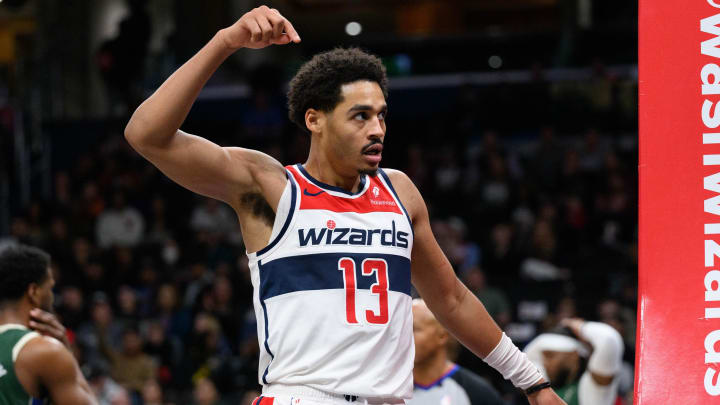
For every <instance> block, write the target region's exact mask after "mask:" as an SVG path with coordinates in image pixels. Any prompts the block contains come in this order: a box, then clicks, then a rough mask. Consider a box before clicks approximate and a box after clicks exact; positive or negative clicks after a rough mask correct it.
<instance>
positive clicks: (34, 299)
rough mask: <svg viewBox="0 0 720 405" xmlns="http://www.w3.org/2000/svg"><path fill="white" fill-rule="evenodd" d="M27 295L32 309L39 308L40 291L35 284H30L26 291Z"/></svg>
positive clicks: (38, 286)
mask: <svg viewBox="0 0 720 405" xmlns="http://www.w3.org/2000/svg"><path fill="white" fill-rule="evenodd" d="M27 295H28V299H29V300H30V304H32V305H33V307H39V306H40V300H41V295H42V291H40V285H38V284H37V283H30V285H29V286H28V289H27Z"/></svg>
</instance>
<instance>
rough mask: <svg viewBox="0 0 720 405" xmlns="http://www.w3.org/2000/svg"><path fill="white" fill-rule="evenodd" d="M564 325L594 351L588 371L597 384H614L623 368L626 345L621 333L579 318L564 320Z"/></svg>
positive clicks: (604, 325)
mask: <svg viewBox="0 0 720 405" xmlns="http://www.w3.org/2000/svg"><path fill="white" fill-rule="evenodd" d="M562 324H563V325H564V326H567V327H568V328H570V329H571V330H572V331H573V333H575V335H577V337H578V338H580V339H582V340H584V341H585V342H588V343H589V344H590V346H592V348H593V351H592V354H591V355H590V359H588V365H587V369H588V371H589V372H590V375H591V376H592V379H593V381H594V382H595V384H597V385H600V386H607V385H610V384H612V382H613V380H614V379H615V376H616V375H617V374H618V373H619V372H620V368H621V367H622V356H623V352H624V351H625V345H624V343H623V340H622V336H620V333H618V331H616V330H615V329H614V328H613V327H612V326H610V325H608V324H606V323H602V322H589V321H585V320H582V319H579V318H569V319H563V321H562Z"/></svg>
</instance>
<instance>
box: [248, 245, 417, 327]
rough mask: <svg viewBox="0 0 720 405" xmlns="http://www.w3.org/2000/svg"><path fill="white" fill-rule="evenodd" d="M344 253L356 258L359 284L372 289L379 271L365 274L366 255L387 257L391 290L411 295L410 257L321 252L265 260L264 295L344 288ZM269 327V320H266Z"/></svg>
mask: <svg viewBox="0 0 720 405" xmlns="http://www.w3.org/2000/svg"><path fill="white" fill-rule="evenodd" d="M343 257H348V258H351V259H353V260H354V261H355V268H356V269H357V270H356V272H355V275H356V280H357V281H356V283H357V284H356V288H358V289H370V287H371V286H372V285H373V284H375V283H376V282H377V276H376V274H375V273H373V274H371V275H369V276H365V275H363V274H362V270H361V268H360V266H361V265H362V262H363V260H364V259H368V258H373V259H383V260H385V262H387V266H388V284H390V285H389V288H390V290H392V291H397V292H400V293H403V294H407V295H410V260H409V259H408V258H406V257H403V256H397V255H388V254H377V253H371V254H357V253H319V254H311V255H302V256H290V257H284V258H281V259H277V260H273V261H271V262H269V263H264V264H263V265H262V266H261V267H259V268H260V299H261V300H266V299H268V298H272V297H275V296H277V295H281V294H287V293H291V292H295V291H307V290H330V289H343V288H345V287H344V283H343V273H342V271H340V270H339V266H338V264H339V262H340V259H341V258H343ZM265 326H266V327H267V323H266V324H265Z"/></svg>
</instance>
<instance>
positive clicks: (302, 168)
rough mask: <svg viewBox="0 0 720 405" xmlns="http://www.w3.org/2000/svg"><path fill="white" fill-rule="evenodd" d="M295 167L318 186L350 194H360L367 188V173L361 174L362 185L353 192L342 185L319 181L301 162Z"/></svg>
mask: <svg viewBox="0 0 720 405" xmlns="http://www.w3.org/2000/svg"><path fill="white" fill-rule="evenodd" d="M295 167H297V168H298V170H300V172H301V173H302V174H303V175H304V176H305V177H306V178H307V179H308V180H310V182H311V183H313V184H314V185H316V186H318V187H320V188H324V189H328V190H331V191H337V192H338V193H343V194H346V195H350V196H353V195H358V194H360V193H362V192H363V190H364V189H365V180H366V179H365V175H361V176H360V185H359V186H358V192H357V193H351V192H349V191H347V190H344V189H342V188H340V187H336V186H331V185H329V184H325V183H323V182H321V181H319V180H316V179H315V178H314V177H313V176H311V175H310V173H308V172H307V170H305V168H304V167H303V165H301V164H297V165H296V166H295Z"/></svg>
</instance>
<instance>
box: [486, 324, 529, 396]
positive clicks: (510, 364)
mask: <svg viewBox="0 0 720 405" xmlns="http://www.w3.org/2000/svg"><path fill="white" fill-rule="evenodd" d="M483 361H485V362H486V363H487V364H488V365H490V366H491V367H492V368H494V369H495V370H497V371H498V372H499V373H500V374H502V376H503V377H504V378H505V379H506V380H510V381H512V383H513V385H515V386H516V387H518V388H520V389H522V390H526V389H528V388H530V387H532V386H533V385H534V384H537V382H538V381H540V379H542V378H543V376H542V374H540V371H539V370H538V369H537V367H535V365H534V364H533V363H532V362H531V361H530V360H529V359H528V358H527V355H526V354H525V353H523V352H521V351H520V349H518V348H517V346H515V344H514V343H513V342H512V340H510V338H509V337H507V335H505V333H503V335H502V338H501V339H500V342H499V343H498V344H497V346H495V348H494V349H493V350H492V351H491V352H490V354H488V355H487V356H486V357H485V358H484V359H483Z"/></svg>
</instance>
